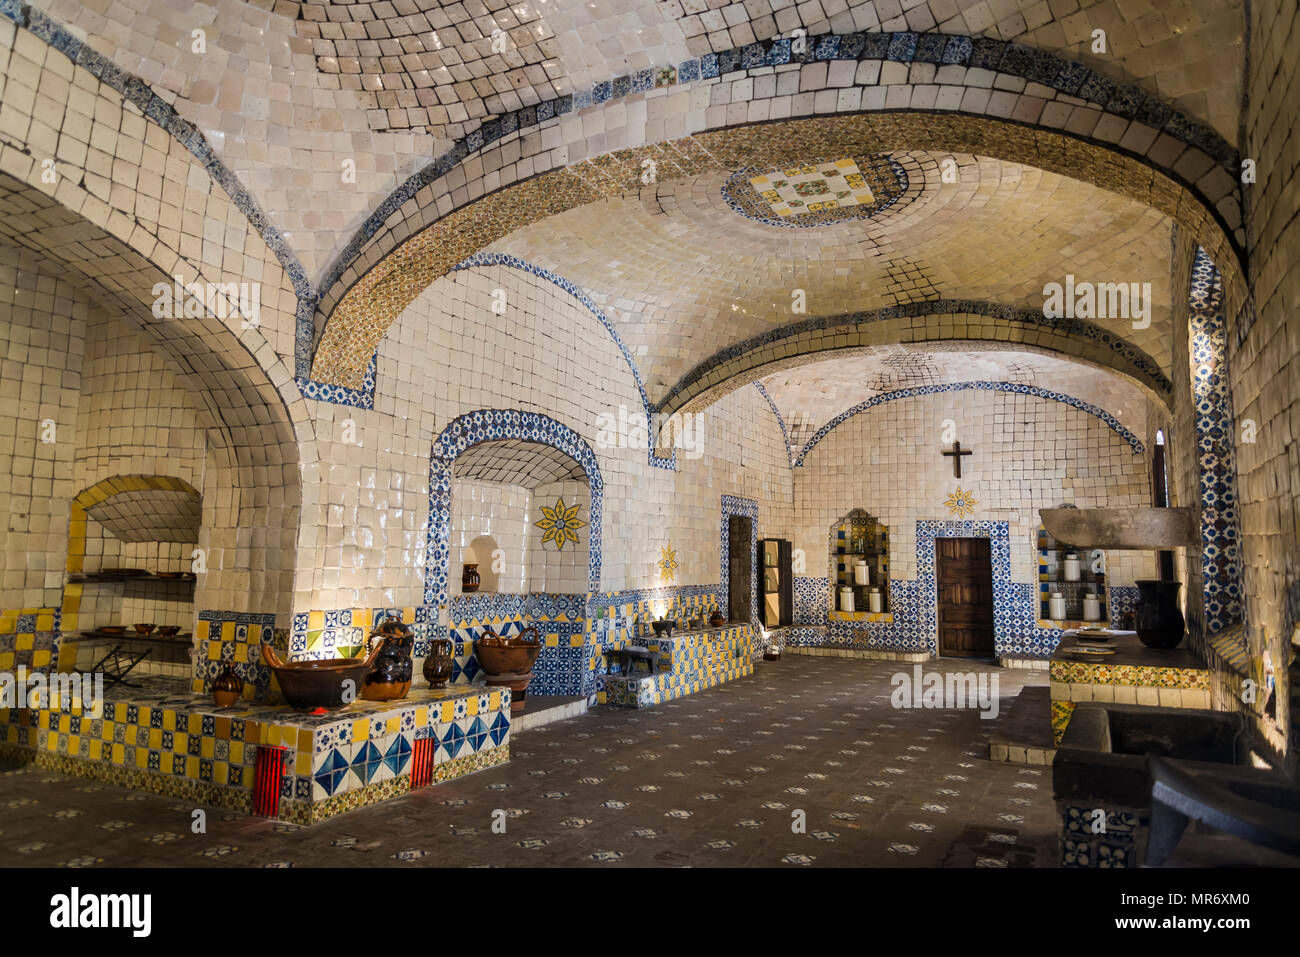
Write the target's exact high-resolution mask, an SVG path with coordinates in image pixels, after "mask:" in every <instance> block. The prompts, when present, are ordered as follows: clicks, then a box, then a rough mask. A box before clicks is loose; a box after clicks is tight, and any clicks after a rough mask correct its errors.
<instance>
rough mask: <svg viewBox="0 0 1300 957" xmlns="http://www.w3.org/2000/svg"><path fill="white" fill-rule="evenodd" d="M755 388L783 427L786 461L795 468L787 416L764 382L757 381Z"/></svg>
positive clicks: (777, 422)
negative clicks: (773, 399)
mask: <svg viewBox="0 0 1300 957" xmlns="http://www.w3.org/2000/svg"><path fill="white" fill-rule="evenodd" d="M754 388H755V389H757V390H758V394H759V395H761V396H762V397H763V399H764V400H765V401H766V402H767V404H768V406H769V407H770V408H771V410H772V414H773V415H774V416H776V424H777V425H779V426H780V427H781V435H782V436H783V437H784V439H785V443H784V444H785V457H786V461H787V462H789V463H790V467H791V468H794V449H792V448H791V447H790V429H789V428H788V427H787V426H786V424H785V417H784V416H783V415H781V410H780V409H778V408H777V407H776V403H775V402H773V401H772V397H771V396H770V395H768V394H767V389H765V388H763V383H761V382H755V383H754Z"/></svg>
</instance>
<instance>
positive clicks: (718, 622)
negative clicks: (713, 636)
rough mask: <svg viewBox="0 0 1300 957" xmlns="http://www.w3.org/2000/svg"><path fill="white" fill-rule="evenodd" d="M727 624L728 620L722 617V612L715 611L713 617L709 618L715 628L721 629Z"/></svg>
mask: <svg viewBox="0 0 1300 957" xmlns="http://www.w3.org/2000/svg"><path fill="white" fill-rule="evenodd" d="M726 623H727V619H725V618H723V617H722V612H720V611H715V612H714V613H713V614H712V615H710V616H709V624H710V625H712V626H713V627H714V628H721V627H722V626H723V625H725V624H726Z"/></svg>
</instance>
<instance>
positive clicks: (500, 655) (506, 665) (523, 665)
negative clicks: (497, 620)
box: [474, 628, 542, 675]
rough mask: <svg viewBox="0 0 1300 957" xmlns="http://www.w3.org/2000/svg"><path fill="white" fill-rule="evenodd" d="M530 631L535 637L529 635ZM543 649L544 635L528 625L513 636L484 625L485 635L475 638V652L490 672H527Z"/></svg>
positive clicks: (486, 671) (492, 673) (480, 662)
mask: <svg viewBox="0 0 1300 957" xmlns="http://www.w3.org/2000/svg"><path fill="white" fill-rule="evenodd" d="M529 632H532V635H533V637H532V638H526V637H525V636H526V635H527V634H528V633H529ZM541 652H542V635H541V632H539V631H538V630H537V629H536V628H525V629H524V630H523V631H521V632H520V633H519V634H517V635H511V636H510V637H509V638H503V637H502V636H500V635H498V634H497V633H496V632H494V631H493V630H492V629H491V628H484V629H483V637H482V638H480V639H478V641H476V642H474V654H475V656H476V657H477V658H478V663H479V664H480V665H482V666H483V671H484V672H485V673H486V674H488V675H522V674H527V673H528V672H530V671H532V670H533V662H535V661H536V660H537V656H538V655H539V654H541Z"/></svg>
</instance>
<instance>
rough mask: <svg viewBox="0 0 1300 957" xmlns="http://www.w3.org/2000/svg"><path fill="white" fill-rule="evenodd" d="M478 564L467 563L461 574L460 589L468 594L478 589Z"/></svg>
mask: <svg viewBox="0 0 1300 957" xmlns="http://www.w3.org/2000/svg"><path fill="white" fill-rule="evenodd" d="M478 585H479V578H478V565H474V564H471V563H469V562H466V563H465V570H464V571H463V572H461V574H460V590H461V591H462V592H464V593H465V594H466V595H468V594H471V593H472V592H476V591H478Z"/></svg>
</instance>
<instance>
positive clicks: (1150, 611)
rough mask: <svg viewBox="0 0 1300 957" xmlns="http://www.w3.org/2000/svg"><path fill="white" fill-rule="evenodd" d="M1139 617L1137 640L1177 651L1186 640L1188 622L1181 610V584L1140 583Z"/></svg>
mask: <svg viewBox="0 0 1300 957" xmlns="http://www.w3.org/2000/svg"><path fill="white" fill-rule="evenodd" d="M1137 587H1138V606H1137V615H1136V616H1135V618H1134V621H1133V626H1134V628H1136V629H1137V633H1138V640H1139V641H1141V642H1142V644H1144V645H1146V646H1147V647H1148V648H1176V647H1178V644H1179V643H1180V642H1181V641H1182V640H1183V630H1184V628H1185V626H1186V624H1187V623H1186V622H1185V621H1184V620H1183V612H1182V610H1181V609H1180V608H1179V607H1178V591H1179V589H1181V588H1182V587H1183V585H1182V582H1165V581H1140V582H1137Z"/></svg>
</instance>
